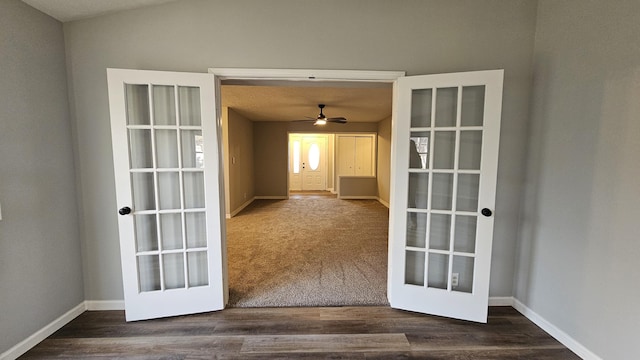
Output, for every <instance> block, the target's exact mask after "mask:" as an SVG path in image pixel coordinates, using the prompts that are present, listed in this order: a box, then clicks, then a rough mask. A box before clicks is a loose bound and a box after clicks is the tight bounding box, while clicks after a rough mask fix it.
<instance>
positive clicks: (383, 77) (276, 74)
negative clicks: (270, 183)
mask: <svg viewBox="0 0 640 360" xmlns="http://www.w3.org/2000/svg"><path fill="white" fill-rule="evenodd" d="M208 73H210V74H212V75H213V78H214V87H215V88H214V93H215V94H221V93H222V92H221V86H222V81H224V80H231V81H233V80H236V81H238V80H242V81H249V82H250V81H278V82H280V81H282V82H296V81H297V82H302V81H307V82H309V81H311V82H319V83H321V82H337V81H339V82H371V83H391V84H393V91H392V99H393V100H392V116H391V133H392V134H393V133H394V131H396V129H395V127H396V126H397V121H396V118H395V116H396V115H395V113H396V111H395V107H396V101H395V100H396V95H397V88H396V83H397V80H398V78H401V77H405V76H406V72H405V71H367V70H316V69H257V68H255V69H244V68H209V69H208ZM214 100H215V109H216V123H217V126H218V127H219V128H221V127H222V96H219V95H218V96H216V97H215V99H214ZM218 136H219V137H220V138H219V139H218V140H219V141H220V142H221V140H222V138H221V136H222V134H218ZM287 141H288V139H287ZM393 146H394V145H393V141H392V143H391V148H392V149H393ZM218 156H222V154H221V153H220V154H219V155H218ZM222 161H223V159H220V164H222ZM393 164H394V160H393V159H391V164H390V166H391V168H392V169H393ZM219 181H220V187H221V188H222V189H224V183H225V181H224V171H221V172H220V175H219ZM288 187H289V177H288V176H287V188H288ZM222 191H223V192H224V190H222ZM287 194H288V190H287ZM221 217H222V218H221V219H220V221H222V222H223V223H224V221H226V217H225V214H224V212H223V213H222V214H221ZM222 236H224V237H225V238H224V239H222V241H223V243H226V232H223V234H222ZM222 256H223V262H224V264H225V266H224V273H223V279H224V282H225V284H228V278H229V274H228V273H227V269H226V261H227V260H226V259H227V253H226V249H225V250H224V251H223V254H222ZM387 263H388V260H387ZM387 272H389V269H387ZM225 295H226V296H225V303H226V298H227V296H228V290H226V289H225ZM388 296H389V294H388V292H387V297H388Z"/></svg>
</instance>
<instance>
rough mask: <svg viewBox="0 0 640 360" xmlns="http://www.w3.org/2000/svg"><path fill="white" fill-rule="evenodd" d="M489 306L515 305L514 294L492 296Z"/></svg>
mask: <svg viewBox="0 0 640 360" xmlns="http://www.w3.org/2000/svg"><path fill="white" fill-rule="evenodd" d="M489 306H513V296H491V297H489Z"/></svg>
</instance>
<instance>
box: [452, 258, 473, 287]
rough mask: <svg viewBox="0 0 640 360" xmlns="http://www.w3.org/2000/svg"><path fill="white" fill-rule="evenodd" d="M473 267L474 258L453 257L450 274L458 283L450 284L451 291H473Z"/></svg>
mask: <svg viewBox="0 0 640 360" xmlns="http://www.w3.org/2000/svg"><path fill="white" fill-rule="evenodd" d="M473 265H474V258H472V257H469V256H455V255H454V256H453V270H452V273H453V274H456V275H457V276H458V283H457V284H451V289H452V290H453V291H459V292H466V293H470V292H472V291H473ZM454 285H455V286H454Z"/></svg>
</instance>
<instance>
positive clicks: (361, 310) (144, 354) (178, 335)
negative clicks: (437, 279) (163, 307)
mask: <svg viewBox="0 0 640 360" xmlns="http://www.w3.org/2000/svg"><path fill="white" fill-rule="evenodd" d="M54 358H55V359H136V360H142V359H274V358H277V359H290V358H303V359H538V360H540V359H579V357H577V356H576V355H574V354H573V353H572V352H571V351H569V350H568V349H567V348H565V347H564V346H562V344H560V343H559V342H557V341H556V340H554V339H553V338H552V337H550V336H549V335H548V334H546V333H545V332H544V331H542V330H541V329H540V328H538V327H537V326H536V325H534V324H533V323H531V322H530V321H529V320H527V319H526V318H525V317H523V316H522V315H520V314H519V313H518V312H517V311H515V310H514V309H513V308H511V307H492V308H490V311H489V323H488V324H475V323H469V322H465V321H458V320H451V319H445V318H440V317H434V316H426V315H418V314H413V313H410V312H405V311H399V310H393V309H391V308H388V307H325V308H311V307H309V308H244V309H238V308H235V309H226V310H224V311H221V312H215V313H207V314H199V315H190V316H181V317H174V318H167V319H159V320H150V321H140V322H133V323H126V322H125V320H124V312H122V311H90V312H85V313H83V314H82V315H80V316H79V317H78V318H76V319H75V320H73V321H72V322H70V323H69V324H67V325H66V326H64V327H63V328H62V329H60V330H59V331H58V332H56V333H55V334H53V335H52V336H50V337H49V338H47V339H46V340H44V341H43V342H42V343H40V344H39V345H37V346H36V347H34V348H33V349H31V350H30V351H29V352H27V353H26V354H25V355H23V357H21V359H54Z"/></svg>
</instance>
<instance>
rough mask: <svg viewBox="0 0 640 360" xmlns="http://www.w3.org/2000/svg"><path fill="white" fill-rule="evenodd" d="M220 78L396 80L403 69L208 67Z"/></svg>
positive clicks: (403, 74) (402, 73) (402, 72)
mask: <svg viewBox="0 0 640 360" xmlns="http://www.w3.org/2000/svg"><path fill="white" fill-rule="evenodd" d="M209 73H211V74H214V75H215V76H216V77H217V78H219V79H220V80H285V81H365V82H389V83H392V82H394V81H396V80H397V79H398V78H399V77H403V76H405V75H406V72H404V71H368V70H311V69H242V68H209Z"/></svg>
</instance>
